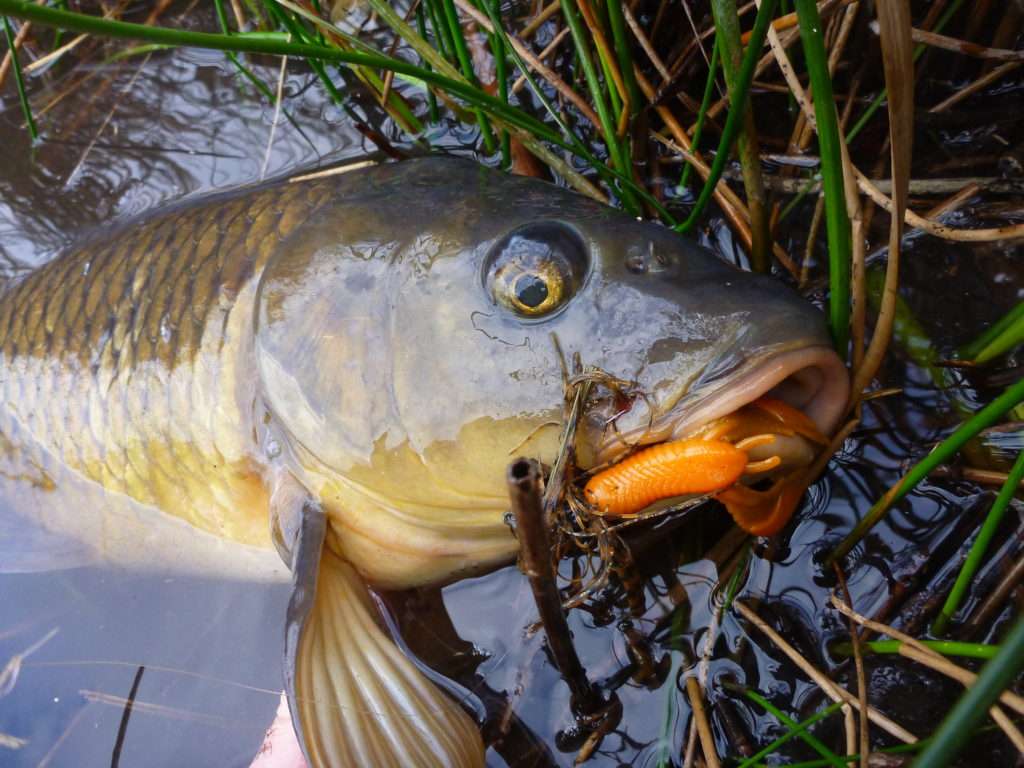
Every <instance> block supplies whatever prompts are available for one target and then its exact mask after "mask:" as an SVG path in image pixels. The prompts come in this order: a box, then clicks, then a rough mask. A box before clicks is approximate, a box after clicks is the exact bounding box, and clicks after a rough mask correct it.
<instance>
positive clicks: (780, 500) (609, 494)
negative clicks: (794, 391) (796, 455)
mask: <svg viewBox="0 0 1024 768" xmlns="http://www.w3.org/2000/svg"><path fill="white" fill-rule="evenodd" d="M772 435H800V436H802V437H804V438H806V439H808V440H810V441H811V442H813V443H817V444H819V445H824V444H826V443H827V442H828V440H827V438H825V437H824V435H822V434H821V433H820V432H819V431H818V429H817V428H816V427H815V425H814V423H813V422H812V421H811V420H810V419H809V418H808V417H807V416H806V415H805V414H804V413H802V412H801V411H799V410H797V409H796V408H793V407H792V406H790V405H787V404H786V403H783V402H781V401H779V400H775V399H772V398H767V397H764V398H761V399H760V400H757V401H755V402H753V403H751V404H750V405H748V406H746V407H744V408H741V409H740V410H739V411H737V412H736V413H733V414H730V415H728V416H724V417H722V418H721V419H717V420H715V421H714V422H712V423H710V424H707V425H705V426H704V427H702V428H701V429H700V430H698V432H697V433H696V435H695V436H692V437H688V438H684V439H682V440H673V441H671V442H667V443H661V444H660V445H654V446H652V447H650V448H646V449H644V450H642V451H639V452H637V453H635V454H633V455H632V456H630V457H628V458H627V459H624V460H623V461H621V462H619V463H618V464H616V465H615V466H613V467H609V468H608V469H606V470H604V471H602V472H599V473H598V474H596V475H594V476H593V477H592V478H590V481H589V482H588V483H587V485H586V487H585V488H584V496H585V497H586V499H587V501H588V502H589V503H590V504H591V505H593V506H594V508H595V509H596V510H597V512H598V513H599V514H605V515H613V516H616V517H625V516H629V515H634V514H636V513H637V512H640V511H641V510H642V509H644V508H645V507H646V506H648V505H649V504H652V503H653V502H655V501H659V500H660V499H666V498H671V497H673V496H683V495H688V494H701V493H713V494H715V498H717V499H718V500H719V501H721V502H722V503H723V504H724V505H725V507H726V509H728V510H729V514H731V515H732V517H733V519H734V520H735V521H736V524H737V525H738V526H740V527H741V528H743V529H744V530H745V531H747V532H748V533H752V534H754V535H756V536H771V535H773V534H775V533H778V532H779V531H780V530H781V529H782V527H783V526H784V525H785V524H786V523H787V522H788V521H789V518H790V517H792V515H793V511H794V510H795V509H796V505H797V503H798V502H799V501H800V497H801V496H802V495H803V492H804V490H805V489H806V487H807V480H808V478H807V477H806V472H805V471H803V470H796V471H794V472H792V473H790V474H789V475H787V476H785V477H783V478H780V479H778V480H777V481H776V482H775V484H774V485H773V486H772V487H771V488H770V489H768V490H766V491H756V490H754V489H752V488H747V487H746V486H744V485H740V484H739V483H738V482H737V481H738V480H739V479H740V478H741V477H742V475H743V474H744V472H745V471H746V472H758V471H766V470H768V469H772V468H773V467H774V466H775V465H777V464H778V462H779V459H778V458H775V459H774V463H773V460H772V459H766V460H763V461H760V462H754V463H748V457H747V453H746V449H749V448H752V447H754V446H755V445H757V444H764V443H765V442H766V441H767V442H770V441H771V439H772V438H771V436H772ZM730 440H731V441H734V442H735V444H734V443H733V442H729V441H730ZM758 465H760V466H758Z"/></svg>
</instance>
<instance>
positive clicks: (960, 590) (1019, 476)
mask: <svg viewBox="0 0 1024 768" xmlns="http://www.w3.org/2000/svg"><path fill="white" fill-rule="evenodd" d="M1021 480H1024V451H1021V452H1020V453H1018V454H1017V460H1016V461H1015V462H1014V463H1013V468H1012V469H1011V470H1010V474H1009V475H1008V476H1007V478H1006V482H1005V483H1003V487H1002V488H1001V489H1000V490H999V495H998V496H997V497H996V500H995V503H994V504H993V505H992V508H991V509H990V510H989V511H988V514H987V515H986V516H985V522H984V523H983V524H982V526H981V530H980V531H979V532H978V538H976V539H975V540H974V543H973V544H972V545H971V549H970V551H969V552H968V553H967V559H966V560H965V561H964V566H963V568H961V569H960V573H959V574H958V575H957V577H956V582H954V584H953V588H952V589H951V590H950V591H949V596H948V597H946V602H945V603H944V604H943V606H942V610H941V611H939V615H938V616H937V617H936V619H935V622H934V623H933V624H932V634H933V635H941V634H942V633H943V632H945V631H946V626H947V625H948V624H949V621H950V619H952V618H953V614H955V613H956V612H957V609H958V608H959V607H960V603H961V602H962V601H963V599H964V595H965V594H966V593H967V588H968V587H969V586H970V585H971V579H973V578H974V575H975V574H976V573H977V572H978V569H979V568H980V567H981V560H982V558H984V557H985V551H986V550H987V549H988V545H989V544H990V543H991V541H992V537H993V536H995V535H996V531H997V530H998V529H999V524H1000V523H1001V522H1002V521H1003V517H1005V516H1006V510H1007V509H1009V506H1010V501H1011V500H1012V499H1013V496H1014V494H1015V493H1016V492H1017V487H1018V486H1019V485H1020V482H1021Z"/></svg>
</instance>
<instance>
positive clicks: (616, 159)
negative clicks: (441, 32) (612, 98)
mask: <svg viewBox="0 0 1024 768" xmlns="http://www.w3.org/2000/svg"><path fill="white" fill-rule="evenodd" d="M561 5H562V17H563V18H564V19H565V22H566V24H567V25H568V26H569V34H571V35H572V38H573V42H575V44H576V45H575V48H576V52H577V53H578V54H579V57H580V66H581V67H582V69H583V75H584V77H585V78H586V81H587V88H588V89H589V90H590V98H591V100H592V101H593V102H594V108H595V109H596V110H597V116H598V120H599V122H600V123H601V132H602V133H603V134H604V141H605V144H606V145H607V147H608V154H609V155H610V156H611V159H612V165H613V166H614V168H615V170H617V171H618V172H619V173H621V174H622V175H623V176H627V177H630V178H631V177H632V173H633V169H632V166H631V164H630V161H629V157H628V151H626V152H624V151H623V145H622V143H620V142H619V137H618V135H617V134H616V131H615V120H614V119H613V118H612V114H611V111H610V110H609V109H608V102H607V100H606V99H605V97H604V91H603V89H602V88H601V80H600V78H598V76H597V69H596V68H595V67H594V60H593V58H591V55H590V44H589V41H588V37H587V33H586V30H585V29H584V28H583V22H582V21H581V20H580V16H579V13H578V12H577V10H576V3H575V0H561ZM524 71H525V70H524ZM619 194H620V196H621V198H622V205H623V207H625V209H626V210H627V211H629V212H630V213H632V214H633V215H636V216H638V215H640V205H639V204H638V203H637V200H636V197H635V196H634V195H633V193H632V191H631V190H630V189H629V188H628V187H620V189H619Z"/></svg>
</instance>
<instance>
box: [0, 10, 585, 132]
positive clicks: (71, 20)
mask: <svg viewBox="0 0 1024 768" xmlns="http://www.w3.org/2000/svg"><path fill="white" fill-rule="evenodd" d="M0 14H10V15H11V16H16V17H18V18H22V19H30V20H32V21H35V22H38V23H40V24H44V25H48V26H54V27H61V28H64V29H68V30H72V31H75V32H83V33H86V34H94V35H102V36H104V37H115V38H128V39H138V40H146V41H148V42H153V43H164V44H169V45H184V46H194V47H197V48H206V49H210V50H219V51H234V52H236V53H238V52H243V53H265V54H270V55H278V56H296V57H299V58H303V59H308V60H309V61H310V62H316V61H329V62H334V63H341V64H353V65H361V66H365V67H368V68H371V69H391V70H393V71H395V72H396V73H398V74H402V75H407V76H410V77H413V78H417V79H420V80H423V81H425V82H427V83H430V84H432V85H437V86H439V87H441V88H443V89H444V90H446V91H448V92H450V93H452V94H454V95H456V96H459V97H461V98H464V99H466V101H467V102H469V103H470V104H473V105H475V106H480V107H482V108H486V109H488V110H490V111H492V112H493V113H494V114H496V115H499V116H501V118H502V119H504V120H506V121H507V122H508V123H509V124H510V125H512V126H514V127H517V128H520V129H522V130H524V131H527V132H529V133H530V134H532V135H534V136H537V137H538V138H543V139H544V140H546V141H550V142H551V143H552V144H556V145H558V146H560V147H563V148H564V149H569V150H570V151H573V150H574V148H573V146H572V145H571V144H569V143H568V142H566V141H565V140H563V139H562V138H561V137H560V136H559V135H558V134H557V133H556V132H554V131H552V130H551V128H549V127H548V126H547V125H545V124H544V123H542V122H540V121H539V120H537V119H536V118H534V117H532V116H530V115H527V114H526V113H525V112H522V111H521V110H518V109H514V108H512V107H509V106H508V105H506V104H504V103H503V102H502V101H501V100H500V99H497V98H494V97H492V96H489V95H488V94H486V93H484V92H482V91H481V90H480V89H479V88H476V87H474V86H472V85H470V84H468V83H465V82H461V81H459V80H455V79H453V78H451V77H446V76H444V75H441V74H439V73H438V72H431V71H429V70H427V69H424V68H423V67H419V66H416V65H414V64H410V63H409V62H407V61H404V60H402V59H397V58H394V57H392V56H385V55H384V54H380V53H368V52H364V51H352V50H342V49H339V48H335V47H329V46H326V45H314V44H309V43H297V42H287V41H283V40H280V39H278V38H268V37H266V36H262V35H260V36H251V35H223V34H215V33H210V32H192V31H189V30H181V29H170V28H167V27H155V26H147V25H145V24H132V23H128V22H121V21H112V20H109V19H102V18H99V17H97V16H90V15H88V14H83V13H73V12H68V11H61V10H59V9H56V8H50V7H47V6H40V5H35V4H33V3H30V2H26V0H0Z"/></svg>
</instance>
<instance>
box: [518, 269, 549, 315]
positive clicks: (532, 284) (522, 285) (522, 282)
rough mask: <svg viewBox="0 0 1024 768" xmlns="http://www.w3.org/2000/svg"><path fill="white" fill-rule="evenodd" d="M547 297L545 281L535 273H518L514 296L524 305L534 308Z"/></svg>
mask: <svg viewBox="0 0 1024 768" xmlns="http://www.w3.org/2000/svg"><path fill="white" fill-rule="evenodd" d="M547 297H548V286H547V283H545V282H544V281H543V280H541V279H540V278H539V277H537V276H536V275H520V276H519V277H518V278H517V279H516V298H517V299H519V303H520V304H522V305H523V306H524V307H529V308H530V309H536V308H537V307H539V306H540V305H541V304H543V303H544V299H546V298H547Z"/></svg>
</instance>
